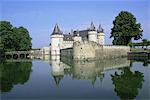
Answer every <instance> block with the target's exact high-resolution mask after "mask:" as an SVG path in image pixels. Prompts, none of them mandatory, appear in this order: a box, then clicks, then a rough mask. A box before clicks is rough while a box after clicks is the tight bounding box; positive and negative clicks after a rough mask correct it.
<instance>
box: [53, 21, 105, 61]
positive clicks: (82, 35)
mask: <svg viewBox="0 0 150 100" xmlns="http://www.w3.org/2000/svg"><path fill="white" fill-rule="evenodd" d="M82 41H93V42H95V43H97V44H99V45H103V44H104V32H103V29H102V28H101V27H99V28H98V29H97V30H96V28H95V26H94V24H93V23H91V26H90V28H88V29H86V30H80V31H79V30H75V31H72V33H69V34H63V33H62V31H61V30H60V29H59V27H58V25H57V24H56V26H55V27H54V30H53V33H52V35H51V55H52V56H59V55H60V50H61V49H66V48H73V47H74V46H73V44H74V42H82ZM52 58H53V57H52Z"/></svg>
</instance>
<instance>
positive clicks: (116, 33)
mask: <svg viewBox="0 0 150 100" xmlns="http://www.w3.org/2000/svg"><path fill="white" fill-rule="evenodd" d="M113 25H114V26H113V28H112V29H111V30H112V31H111V36H110V38H113V42H112V43H113V44H114V45H127V44H128V43H130V42H131V40H132V38H133V39H134V40H138V39H141V38H142V32H143V30H142V29H141V24H140V23H137V21H136V18H135V17H134V15H133V14H132V13H130V12H127V11H121V12H120V13H119V15H118V16H117V17H115V20H114V21H113Z"/></svg>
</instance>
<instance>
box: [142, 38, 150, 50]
mask: <svg viewBox="0 0 150 100" xmlns="http://www.w3.org/2000/svg"><path fill="white" fill-rule="evenodd" d="M148 45H149V44H148V40H147V39H143V40H142V46H146V48H147V46H148Z"/></svg>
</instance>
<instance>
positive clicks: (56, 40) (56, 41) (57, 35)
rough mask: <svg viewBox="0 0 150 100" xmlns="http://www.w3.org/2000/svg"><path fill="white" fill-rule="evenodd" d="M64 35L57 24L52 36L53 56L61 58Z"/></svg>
mask: <svg viewBox="0 0 150 100" xmlns="http://www.w3.org/2000/svg"><path fill="white" fill-rule="evenodd" d="M63 37H64V36H63V33H62V31H61V30H60V29H59V27H58V25H57V24H56V25H55V27H54V30H53V33H52V34H51V55H52V56H60V49H61V47H62V42H63Z"/></svg>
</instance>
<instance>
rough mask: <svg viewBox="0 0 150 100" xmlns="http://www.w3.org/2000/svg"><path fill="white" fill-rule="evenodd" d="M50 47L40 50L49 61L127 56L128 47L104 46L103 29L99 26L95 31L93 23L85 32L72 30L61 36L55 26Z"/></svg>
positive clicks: (61, 33) (57, 27) (60, 32)
mask: <svg viewBox="0 0 150 100" xmlns="http://www.w3.org/2000/svg"><path fill="white" fill-rule="evenodd" d="M50 38H51V45H50V46H49V47H44V48H42V49H41V51H42V52H43V55H50V59H52V60H53V59H60V58H61V57H67V58H69V59H74V60H99V59H108V58H117V57H123V56H127V53H128V52H130V47H128V46H118V45H117V46H115V45H105V43H104V38H105V34H104V29H103V28H102V27H101V25H99V27H98V28H97V29H96V27H95V25H94V24H93V22H91V25H90V27H89V28H87V29H86V30H74V31H73V30H72V31H71V32H70V33H69V34H63V32H62V31H61V30H60V28H59V26H58V25H57V24H56V25H55V27H54V29H53V32H52V34H51V37H50Z"/></svg>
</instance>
